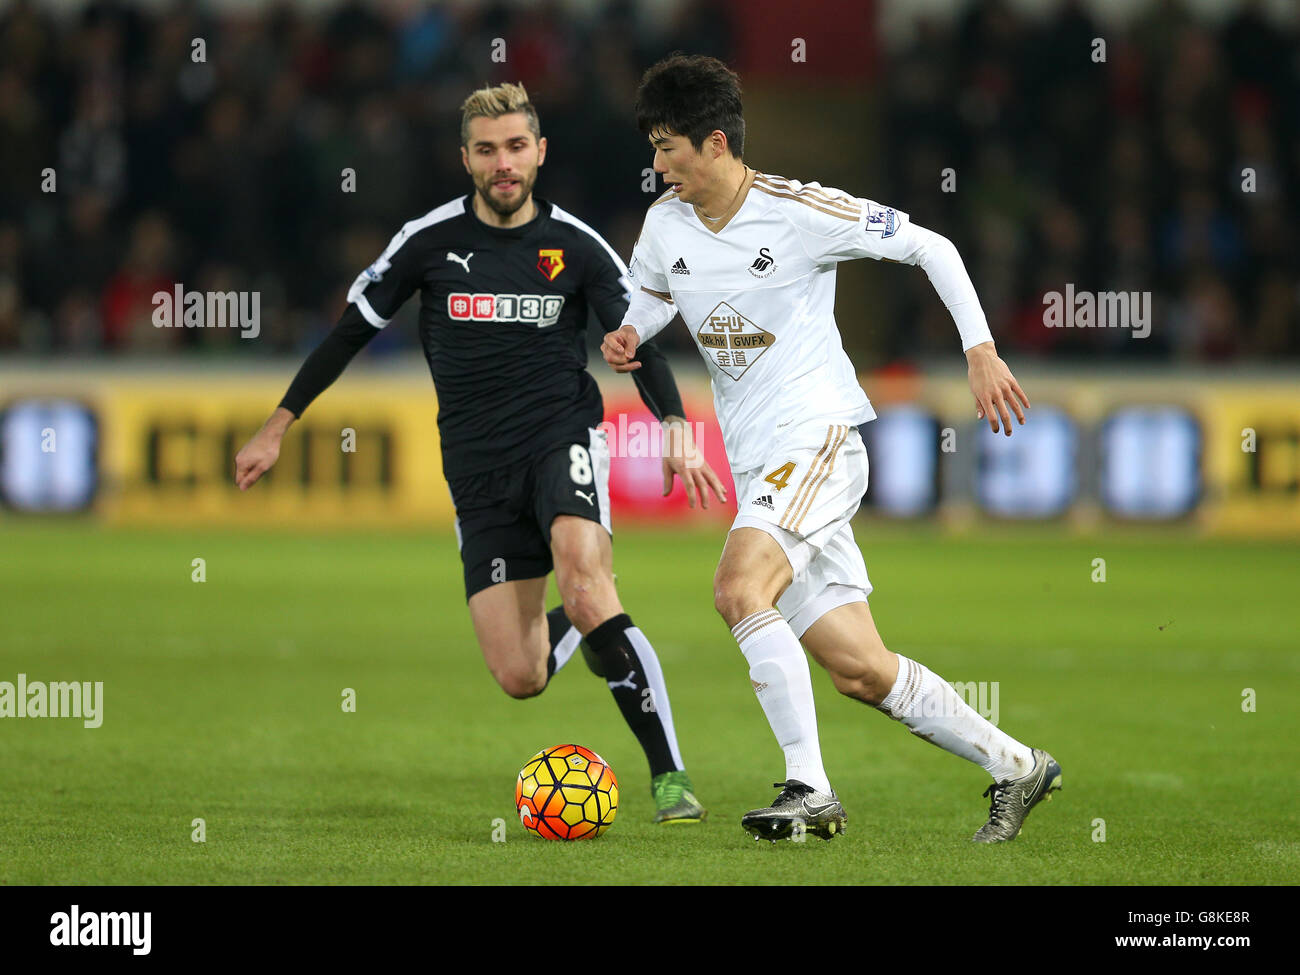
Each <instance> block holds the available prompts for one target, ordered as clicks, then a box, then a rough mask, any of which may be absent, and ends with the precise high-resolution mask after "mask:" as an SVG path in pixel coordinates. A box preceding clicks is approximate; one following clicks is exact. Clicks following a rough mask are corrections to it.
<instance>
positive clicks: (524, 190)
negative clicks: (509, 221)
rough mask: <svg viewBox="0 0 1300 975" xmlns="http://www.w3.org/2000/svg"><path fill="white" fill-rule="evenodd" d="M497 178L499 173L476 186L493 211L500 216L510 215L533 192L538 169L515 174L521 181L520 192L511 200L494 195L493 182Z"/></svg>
mask: <svg viewBox="0 0 1300 975" xmlns="http://www.w3.org/2000/svg"><path fill="white" fill-rule="evenodd" d="M497 178H498V177H497V175H496V174H495V173H493V174H492V175H491V176H488V177H487V178H486V179H484V180H482V181H480V182H476V183H475V184H474V187H475V189H476V190H478V195H479V197H480V198H482V200H483V202H484V203H486V204H487V205H488V207H489V208H490V209H491V210H492V212H493V213H495V214H497V216H500V217H509V216H511V215H512V214H513V213H514V212H515V211H516V210H518V209H519V208H520V207H521V206H523V205H524V201H525V200H527V199H528V198H529V196H530V195H531V194H532V192H533V184H534V183H536V182H537V170H535V169H534V170H533V171H532V172H531V173H529V174H527V175H524V174H522V173H520V174H516V175H515V179H517V180H518V181H519V193H518V194H517V195H516V196H515V197H514V199H512V200H509V201H507V200H502V199H500V198H499V197H494V196H493V195H492V184H493V183H494V182H496V180H497Z"/></svg>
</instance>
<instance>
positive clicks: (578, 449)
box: [569, 443, 591, 484]
mask: <svg viewBox="0 0 1300 975" xmlns="http://www.w3.org/2000/svg"><path fill="white" fill-rule="evenodd" d="M569 461H570V463H569V479H570V480H571V481H573V483H574V484H590V483H591V455H590V454H589V453H587V448H586V447H584V446H583V445H582V444H580V443H575V444H574V445H573V446H572V447H570V448H569Z"/></svg>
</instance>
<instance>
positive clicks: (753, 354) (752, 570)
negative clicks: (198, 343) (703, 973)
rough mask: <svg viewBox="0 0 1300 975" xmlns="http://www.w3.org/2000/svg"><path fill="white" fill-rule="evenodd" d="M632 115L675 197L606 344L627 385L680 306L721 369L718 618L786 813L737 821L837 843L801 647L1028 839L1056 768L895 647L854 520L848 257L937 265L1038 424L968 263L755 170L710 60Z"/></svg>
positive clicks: (835, 807) (1005, 385)
mask: <svg viewBox="0 0 1300 975" xmlns="http://www.w3.org/2000/svg"><path fill="white" fill-rule="evenodd" d="M636 111H637V123H638V125H639V126H640V128H641V130H642V131H643V132H645V133H646V135H647V137H648V138H649V139H650V143H651V145H652V146H653V147H654V149H655V156H654V168H655V171H656V172H659V173H662V174H663V176H664V180H665V182H666V183H667V184H668V190H667V192H666V193H664V195H663V196H662V197H660V198H659V199H658V200H657V201H656V202H655V203H654V204H652V205H651V207H650V209H649V211H648V212H647V214H646V219H645V224H644V226H643V228H642V230H641V235H640V237H639V239H638V241H637V244H636V247H635V249H634V251H633V259H632V264H631V273H632V276H633V280H634V282H635V283H636V284H637V285H638V286H639V288H638V290H637V291H636V292H635V293H634V297H633V300H632V303H631V305H630V307H629V308H628V311H627V314H626V316H625V318H624V321H623V325H622V327H621V328H619V329H618V330H617V331H613V332H609V333H608V334H607V335H606V337H605V340H604V344H603V347H602V352H603V354H604V357H605V360H606V361H607V362H608V363H609V364H610V365H611V366H613V367H614V368H615V369H616V370H618V371H628V370H630V369H633V368H636V363H635V362H632V361H631V360H632V357H633V356H634V355H635V354H636V349H637V346H638V345H639V344H640V343H641V342H644V341H647V340H648V339H650V338H651V337H653V336H654V335H655V334H656V333H658V332H659V331H660V330H662V329H663V328H664V326H666V325H667V324H668V322H669V321H671V320H672V318H673V316H674V315H675V314H677V313H678V312H680V313H681V315H682V318H683V320H684V321H685V322H686V324H687V327H688V328H689V329H690V331H691V334H692V335H693V336H694V338H695V342H696V346H697V348H698V349H699V351H700V354H701V355H702V356H703V357H704V360H705V362H706V363H707V364H708V369H709V373H710V376H711V378H712V383H713V399H714V406H715V408H716V410H717V415H718V421H719V423H720V425H721V427H722V435H723V440H724V442H725V444H726V448H727V455H728V458H729V460H730V463H731V468H732V473H733V475H734V477H735V481H736V503H737V506H738V511H737V515H736V519H735V521H734V523H733V524H732V526H731V530H730V533H729V534H728V536H727V542H726V545H725V546H724V548H723V551H722V558H721V560H720V562H719V564H718V569H717V573H716V575H715V577H714V584H713V590H714V604H715V606H716V608H717V610H718V612H719V613H720V614H721V615H722V617H723V618H724V619H725V620H726V621H727V624H728V625H729V626H730V627H731V632H732V635H733V636H734V637H735V639H736V641H737V643H738V644H739V646H740V650H741V652H742V653H743V654H744V656H745V659H746V660H747V661H748V663H749V676H750V681H751V682H752V684H753V687H754V691H755V693H756V694H757V696H758V700H759V702H760V704H761V705H762V707H763V711H764V713H765V714H766V716H767V719H768V723H769V724H770V725H771V727H772V731H773V733H774V734H775V735H776V738H777V741H778V742H779V743H780V745H781V747H782V749H783V750H784V752H785V762H786V769H785V780H784V781H782V782H779V783H777V784H776V785H777V787H778V788H780V789H781V792H780V794H779V795H778V797H777V799H776V801H775V802H774V803H773V804H772V805H771V806H768V807H764V808H761V809H755V810H753V811H752V812H749V813H747V814H746V815H745V816H744V817H743V818H742V820H741V825H742V826H744V828H745V829H747V830H749V831H750V832H751V833H753V834H754V837H755V839H764V838H765V839H771V840H772V841H773V842H775V841H776V840H778V839H781V838H784V837H790V836H797V835H800V834H801V833H802V832H803V831H804V830H806V831H807V832H810V833H814V834H815V835H818V836H821V837H823V838H825V839H830V838H831V837H833V836H835V835H836V834H837V833H839V832H843V830H844V827H845V824H846V822H847V817H846V815H845V812H844V807H843V806H842V805H841V804H840V801H839V799H838V797H837V796H836V794H835V790H834V789H833V788H832V787H831V784H830V782H829V780H828V779H827V776H826V771H825V769H824V768H823V766H822V757H821V748H820V746H819V744H818V735H817V718H816V713H815V709H814V704H813V693H812V682H811V676H810V674H809V670H808V661H807V659H806V658H805V657H804V654H803V651H802V650H801V649H800V644H801V643H802V646H803V648H804V649H806V650H807V651H808V653H810V654H811V655H812V657H813V659H814V660H816V661H817V662H818V663H819V664H821V665H822V666H823V667H825V668H826V670H827V671H829V672H830V675H831V678H832V679H833V681H834V683H835V686H836V688H837V689H838V690H839V691H840V692H841V693H843V694H846V695H848V696H849V697H852V698H855V699H857V700H859V701H862V702H864V703H866V704H870V705H872V706H873V707H875V708H877V709H879V710H880V711H883V712H884V713H885V714H887V715H889V716H890V717H891V718H894V719H895V720H897V721H899V722H901V723H902V724H904V725H905V726H906V727H907V728H908V729H909V730H910V731H911V732H912V733H913V734H914V735H917V736H919V737H921V738H924V739H925V740H926V741H929V742H931V743H933V744H935V745H938V746H939V747H940V748H943V749H945V750H947V751H949V752H952V753H953V754H954V755H959V756H961V757H962V758H965V759H968V760H969V761H971V762H974V763H975V764H977V765H979V766H981V767H982V768H984V769H985V770H986V771H987V772H988V773H989V774H990V775H991V776H992V778H993V782H992V784H991V785H990V786H989V787H988V789H986V790H985V793H984V794H985V796H986V797H989V798H990V808H989V816H988V821H987V822H986V823H985V824H984V825H983V826H982V827H981V828H980V829H979V830H978V832H976V833H975V835H974V837H973V838H974V839H975V840H976V841H979V842H990V843H993V842H1001V841H1005V840H1011V839H1014V838H1015V837H1016V836H1017V835H1018V834H1019V832H1020V828H1021V825H1022V823H1023V822H1024V819H1025V817H1026V816H1027V815H1028V814H1029V811H1030V810H1031V809H1032V808H1033V807H1034V806H1035V805H1036V804H1037V803H1038V802H1039V801H1041V800H1042V799H1043V798H1050V794H1051V792H1052V791H1053V790H1055V789H1058V788H1060V785H1061V767H1060V765H1059V764H1057V762H1056V761H1055V759H1053V758H1052V756H1051V755H1049V754H1048V753H1047V752H1045V751H1043V750H1041V749H1037V748H1031V747H1029V746H1027V745H1024V744H1022V743H1021V742H1019V741H1017V740H1016V739H1014V738H1012V737H1011V736H1010V735H1008V734H1006V733H1005V732H1003V731H1001V730H1000V729H998V728H997V727H995V726H994V725H993V724H991V723H990V722H989V721H987V720H986V719H985V718H983V717H982V716H981V715H980V714H979V713H978V712H976V711H975V710H974V709H973V708H971V707H970V706H969V705H968V704H967V703H966V702H965V701H963V700H962V698H961V697H960V696H959V695H958V694H957V693H956V691H955V690H954V689H953V688H952V687H951V686H950V685H949V684H948V683H947V682H946V681H944V680H942V679H941V678H940V677H938V676H937V675H936V674H934V673H933V672H932V671H930V670H929V669H928V668H926V667H925V666H924V665H922V664H920V663H918V662H916V661H915V660H911V659H909V658H907V657H904V656H901V655H899V654H895V653H893V652H891V651H890V650H888V649H886V647H885V645H884V643H883V642H882V640H881V638H880V635H879V634H878V633H877V631H876V626H875V623H874V622H873V620H872V618H871V611H870V609H869V608H868V605H867V596H868V595H869V594H870V593H871V583H870V581H869V580H868V578H867V570H866V566H865V564H864V562H863V559H862V554H861V552H859V550H858V547H857V544H856V543H855V541H854V539H853V530H852V528H851V526H850V520H851V519H852V517H853V515H854V513H855V512H856V511H857V509H858V505H859V502H860V501H861V499H862V496H863V494H864V493H865V492H866V488H867V455H866V450H865V449H864V447H863V445H862V439H861V437H860V436H859V433H858V424H860V423H864V422H866V421H868V420H871V419H873V418H874V417H875V415H876V414H875V411H874V410H872V408H871V403H870V402H869V401H868V400H867V397H866V395H865V394H864V393H863V391H862V387H861V386H860V385H859V384H858V380H857V375H856V371H855V370H854V368H853V365H852V363H851V362H850V361H849V358H848V356H847V355H846V354H845V352H844V348H843V344H842V342H841V339H840V334H839V330H838V328H837V326H836V324H835V319H834V315H833V311H834V303H835V265H836V263H837V262H839V261H844V260H851V259H854V258H859V257H870V258H875V259H878V260H889V261H896V262H898V263H900V264H914V265H919V266H920V267H922V268H923V269H924V270H925V273H926V274H927V275H928V277H929V279H930V282H931V284H932V285H933V286H934V289H935V291H936V292H937V293H938V295H939V298H940V299H942V301H943V303H944V304H945V305H946V306H947V308H948V310H949V312H950V313H951V314H952V317H953V320H954V321H955V323H956V325H957V330H958V332H959V333H960V336H961V340H962V348H963V349H964V350H965V353H966V358H967V362H968V363H969V373H970V385H971V391H972V392H973V393H974V395H975V403H976V415H977V417H979V418H987V420H988V422H989V425H990V427H991V428H992V430H993V432H995V433H996V432H998V430H999V429H1003V430H1005V432H1006V434H1007V435H1008V436H1009V435H1010V434H1011V416H1010V414H1011V413H1014V414H1015V416H1016V419H1017V420H1018V421H1019V422H1020V423H1022V424H1023V423H1024V420H1025V418H1024V410H1025V409H1028V408H1029V400H1028V398H1027V397H1026V396H1025V394H1024V392H1023V391H1022V390H1021V388H1020V386H1019V384H1017V382H1016V380H1015V378H1014V377H1013V376H1012V375H1011V371H1010V370H1009V369H1008V368H1007V366H1006V364H1005V363H1004V362H1003V361H1002V360H1001V359H1000V358H998V355H997V352H996V350H995V348H994V344H993V339H992V336H991V335H990V333H989V329H988V325H987V323H986V322H985V318H984V313H983V311H982V309H981V308H980V303H979V299H978V297H977V296H976V294H975V289H974V286H973V285H972V284H971V281H970V277H969V276H968V275H967V273H966V269H965V267H964V265H963V264H962V260H961V257H960V256H959V255H958V253H957V250H956V248H955V247H954V246H953V245H952V243H951V242H950V241H949V240H947V238H945V237H943V236H941V235H939V234H936V233H933V232H931V231H929V230H925V229H923V228H921V227H918V226H917V225H916V224H914V223H912V221H911V220H910V219H909V217H908V215H907V214H906V213H904V212H903V211H901V210H897V209H894V208H891V207H887V206H881V205H880V204H877V203H874V202H872V201H870V200H865V199H860V198H857V197H854V196H852V195H850V194H847V193H844V192H841V191H840V190H835V189H830V188H827V187H822V186H819V185H818V184H817V183H799V182H796V181H794V180H789V179H783V178H781V177H779V176H772V175H768V174H764V173H759V172H755V171H754V170H753V169H750V168H749V167H748V166H746V165H745V163H744V162H743V161H742V159H741V151H742V149H743V143H744V131H745V128H744V126H745V123H744V118H743V114H742V107H741V97H740V83H739V79H738V77H737V76H736V75H735V73H734V72H732V71H730V70H729V69H728V68H727V67H726V66H725V65H723V64H722V63H721V62H720V61H718V60H716V59H714V58H709V57H701V56H690V57H688V56H683V55H674V56H673V57H670V58H668V59H666V60H664V61H661V62H660V63H659V64H657V65H655V66H654V67H653V68H651V69H650V70H649V71H648V72H646V74H645V77H644V78H643V79H642V82H641V87H640V90H639V91H638V94H637V107H636Z"/></svg>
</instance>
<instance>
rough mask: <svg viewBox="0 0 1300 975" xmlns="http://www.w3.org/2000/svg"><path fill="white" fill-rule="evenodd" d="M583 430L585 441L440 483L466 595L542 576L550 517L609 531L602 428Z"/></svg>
mask: <svg viewBox="0 0 1300 975" xmlns="http://www.w3.org/2000/svg"><path fill="white" fill-rule="evenodd" d="M589 433H590V437H589V439H588V441H587V442H586V443H569V444H559V445H556V446H554V447H551V448H549V449H547V450H546V451H544V452H542V453H540V454H538V455H536V456H535V457H530V458H529V459H528V460H524V461H519V462H518V463H515V464H510V465H508V466H506V467H498V468H495V469H494V470H490V471H485V472H483V473H481V474H471V475H469V476H468V477H458V478H456V479H455V480H453V481H450V482H448V485H449V487H450V488H451V500H452V503H453V504H455V506H456V541H457V543H458V544H459V545H460V560H461V562H462V563H463V564H464V567H465V598H466V599H467V600H468V599H469V597H470V596H472V595H474V594H475V593H476V592H479V591H481V590H483V589H486V588H487V587H488V586H493V585H496V584H497V583H498V582H509V581H512V580H515V579H536V578H539V577H542V576H545V575H547V574H548V573H549V572H550V571H551V568H552V567H553V563H552V561H551V522H552V521H554V520H555V517H556V515H576V516H577V517H579V518H587V519H590V520H591V521H594V522H597V523H599V524H600V525H603V526H604V528H605V530H606V531H607V532H610V534H613V529H612V528H611V527H610V520H609V447H608V446H607V445H606V443H605V434H604V432H603V431H599V430H590V431H589Z"/></svg>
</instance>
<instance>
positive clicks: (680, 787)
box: [650, 772, 709, 823]
mask: <svg viewBox="0 0 1300 975" xmlns="http://www.w3.org/2000/svg"><path fill="white" fill-rule="evenodd" d="M691 788H692V787H691V777H690V776H689V775H687V774H686V773H685V772H663V773H660V774H659V775H656V776H655V777H654V778H653V779H652V780H651V782H650V795H652V796H653V797H654V801H655V822H656V823H699V822H703V820H704V817H706V816H707V815H708V814H709V813H708V810H706V809H705V808H704V807H703V806H701V805H700V800H698V799H696V798H695V793H694V792H692V791H691Z"/></svg>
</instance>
